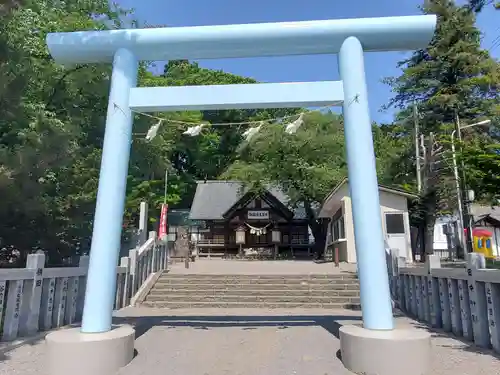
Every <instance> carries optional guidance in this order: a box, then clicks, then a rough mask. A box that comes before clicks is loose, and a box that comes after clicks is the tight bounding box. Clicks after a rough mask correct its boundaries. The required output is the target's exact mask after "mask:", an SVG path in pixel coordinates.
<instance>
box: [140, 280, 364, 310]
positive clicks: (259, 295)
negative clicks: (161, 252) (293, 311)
mask: <svg viewBox="0 0 500 375" xmlns="http://www.w3.org/2000/svg"><path fill="white" fill-rule="evenodd" d="M359 303H360V301H359V282H358V279H357V276H356V275H352V274H338V275H322V274H318V275H208V274H188V275H180V274H168V273H164V274H163V275H161V276H160V277H159V279H158V280H157V282H156V284H155V285H154V286H153V288H152V289H151V290H150V291H149V293H148V294H147V296H146V298H145V300H144V301H143V303H142V305H143V306H149V307H157V308H172V309H175V308H214V307H217V308H259V307H262V308H328V309H346V308H347V309H356V310H357V309H359Z"/></svg>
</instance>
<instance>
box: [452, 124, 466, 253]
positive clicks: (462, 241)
mask: <svg viewBox="0 0 500 375" xmlns="http://www.w3.org/2000/svg"><path fill="white" fill-rule="evenodd" d="M456 132H457V131H456V130H453V131H452V132H451V153H452V159H453V175H454V177H455V189H456V190H457V206H458V220H457V224H458V228H457V229H458V234H459V235H458V238H459V241H460V246H461V247H462V249H466V245H467V239H466V235H465V231H464V229H465V222H464V211H463V205H462V189H461V188H460V177H459V176H458V164H457V155H456V151H455V133H456ZM458 133H459V134H460V132H458Z"/></svg>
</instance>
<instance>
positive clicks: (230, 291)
mask: <svg viewBox="0 0 500 375" xmlns="http://www.w3.org/2000/svg"><path fill="white" fill-rule="evenodd" d="M179 294H180V295H212V296H214V295H215V296H219V295H226V296H229V295H232V296H241V295H259V296H284V295H287V296H311V297H316V296H318V297H321V296H325V297H359V290H357V289H353V290H321V289H320V290H316V289H312V290H308V289H305V290H296V289H289V290H283V289H244V290H243V289H241V288H232V287H231V288H217V289H215V288H208V287H207V288H203V289H200V288H187V289H186V288H183V289H181V288H176V287H174V288H153V289H152V290H151V292H150V293H149V295H150V296H163V297H164V298H167V297H168V296H170V295H179Z"/></svg>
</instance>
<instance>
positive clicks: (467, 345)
mask: <svg viewBox="0 0 500 375" xmlns="http://www.w3.org/2000/svg"><path fill="white" fill-rule="evenodd" d="M411 324H412V326H414V327H415V328H418V329H424V330H426V331H428V332H429V333H430V334H431V337H432V338H433V339H434V340H433V345H434V346H440V347H443V348H448V349H452V350H462V351H465V352H470V353H476V354H481V355H487V356H491V357H494V358H496V359H499V360H500V353H497V352H495V351H493V350H492V349H491V348H482V347H480V346H477V345H476V344H475V343H474V342H472V341H469V340H467V339H465V338H464V337H461V336H457V335H455V334H453V333H452V332H448V331H445V330H443V329H439V328H434V327H431V326H430V325H428V324H426V323H423V322H418V321H413V322H412V323H411ZM440 339H443V340H442V341H443V342H441V340H440ZM445 339H448V340H445ZM449 339H452V340H453V341H455V343H450V340H449Z"/></svg>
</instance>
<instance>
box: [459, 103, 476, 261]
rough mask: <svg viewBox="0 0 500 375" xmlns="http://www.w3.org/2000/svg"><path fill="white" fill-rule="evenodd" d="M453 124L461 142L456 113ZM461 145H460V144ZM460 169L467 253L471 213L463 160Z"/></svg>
mask: <svg viewBox="0 0 500 375" xmlns="http://www.w3.org/2000/svg"><path fill="white" fill-rule="evenodd" d="M455 125H456V132H457V139H458V140H459V141H460V142H461V141H462V134H461V128H460V117H459V116H458V113H457V114H456V115H455ZM460 147H462V146H460ZM460 167H461V169H462V179H461V188H462V189H461V190H462V192H461V193H462V194H461V197H462V202H463V218H462V222H463V226H464V228H466V229H467V233H465V241H466V243H465V248H466V249H467V252H468V253H472V250H473V248H472V223H471V221H472V220H471V219H472V218H471V215H470V203H469V197H468V194H467V183H466V180H465V167H464V164H463V161H462V163H461V165H460Z"/></svg>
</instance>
